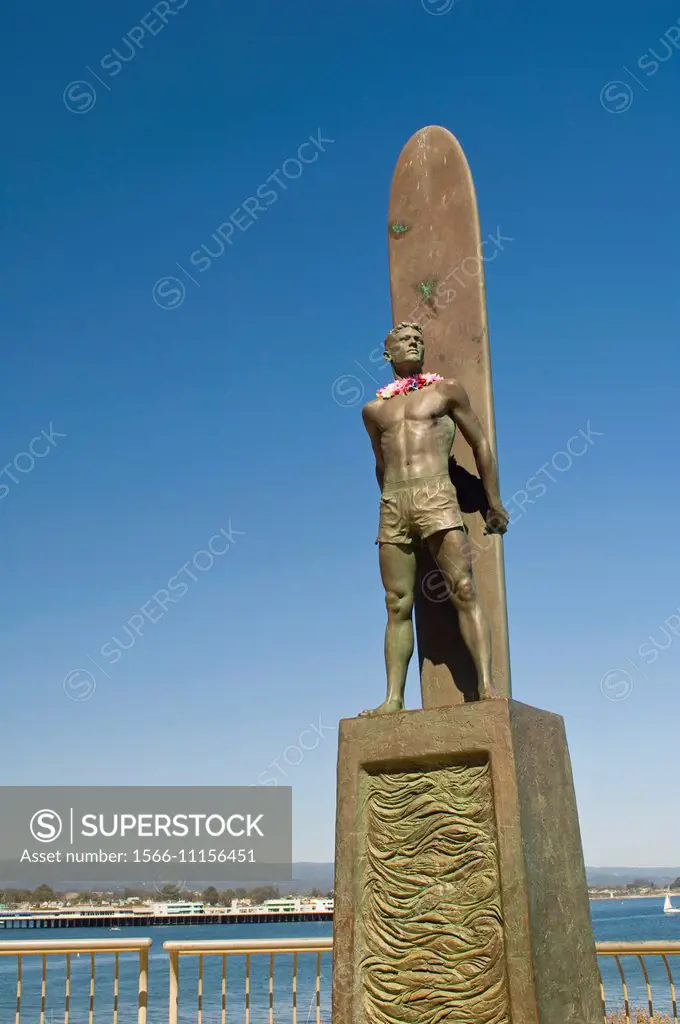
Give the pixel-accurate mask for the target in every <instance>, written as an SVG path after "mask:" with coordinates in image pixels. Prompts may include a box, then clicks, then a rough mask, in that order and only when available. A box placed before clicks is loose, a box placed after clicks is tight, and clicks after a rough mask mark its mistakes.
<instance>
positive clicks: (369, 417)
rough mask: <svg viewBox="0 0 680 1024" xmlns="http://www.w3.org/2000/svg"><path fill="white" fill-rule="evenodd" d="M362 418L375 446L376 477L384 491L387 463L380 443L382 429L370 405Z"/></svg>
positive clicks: (365, 409) (363, 412) (364, 409)
mask: <svg viewBox="0 0 680 1024" xmlns="http://www.w3.org/2000/svg"><path fill="white" fill-rule="evenodd" d="M361 417H362V419H363V421H364V426H365V427H366V431H367V433H368V436H369V437H370V439H371V445H372V446H373V454H374V455H375V476H376V480H377V481H378V487H379V488H380V490H381V491H382V488H383V480H384V477H385V462H384V460H383V452H382V445H381V443H380V433H381V431H380V428H379V426H378V423H377V421H376V419H375V417H374V416H373V414H372V411H371V407H370V405H365V406H364V408H363V409H362V411H361Z"/></svg>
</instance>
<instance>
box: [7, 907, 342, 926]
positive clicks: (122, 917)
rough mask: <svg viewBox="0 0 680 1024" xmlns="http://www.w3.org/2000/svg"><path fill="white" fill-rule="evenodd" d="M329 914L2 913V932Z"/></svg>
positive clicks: (323, 917)
mask: <svg viewBox="0 0 680 1024" xmlns="http://www.w3.org/2000/svg"><path fill="white" fill-rule="evenodd" d="M332 920H333V914H332V912H329V911H320V910H315V911H306V912H292V911H291V912H284V913H272V914H265V913H254V914H242V913H236V914H235V913H231V912H228V911H214V910H205V911H204V912H203V913H202V914H153V913H148V914H147V913H139V912H135V913H125V912H123V911H119V912H117V913H115V914H113V913H111V911H103V912H102V913H98V912H96V911H90V912H88V913H86V914H73V913H69V912H68V911H65V912H62V913H59V912H54V911H52V912H48V911H45V912H43V911H24V912H19V913H15V914H0V930H2V929H7V928H11V929H15V928H22V929H23V928H130V927H133V928H157V927H162V926H163V925H166V926H167V925H176V924H177V925H205V924H224V925H229V924H286V923H287V922H289V921H293V922H296V923H297V922H302V921H332Z"/></svg>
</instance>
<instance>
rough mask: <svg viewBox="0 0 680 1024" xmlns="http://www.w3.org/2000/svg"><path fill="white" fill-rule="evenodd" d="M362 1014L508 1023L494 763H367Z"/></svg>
mask: <svg viewBox="0 0 680 1024" xmlns="http://www.w3.org/2000/svg"><path fill="white" fill-rule="evenodd" d="M361 805H362V814H361V825H360V828H361V830H362V831H363V836H364V840H363V842H364V849H363V857H362V871H361V890H360V896H359V914H358V921H357V924H358V928H359V934H358V938H359V940H360V941H359V947H358V954H359V964H358V966H359V972H360V977H361V979H362V985H361V988H362V990H363V992H362V1002H363V1019H364V1021H366V1022H367V1024H444V1022H448V1024H510V1011H509V1003H508V995H507V981H506V973H505V950H504V944H503V926H502V917H501V903H500V883H499V877H498V859H497V840H496V825H495V821H494V814H493V795H492V786H491V773H490V767H489V764H488V763H486V764H483V765H455V766H453V767H449V768H441V769H438V768H435V769H430V770H428V769H424V770H420V771H414V772H401V773H394V774H378V775H365V776H364V778H363V780H362V799H361Z"/></svg>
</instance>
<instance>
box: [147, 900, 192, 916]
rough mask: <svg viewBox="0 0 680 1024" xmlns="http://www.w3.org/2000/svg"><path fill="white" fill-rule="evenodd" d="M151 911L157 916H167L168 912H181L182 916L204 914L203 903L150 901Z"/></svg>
mask: <svg viewBox="0 0 680 1024" xmlns="http://www.w3.org/2000/svg"><path fill="white" fill-rule="evenodd" d="M151 912H152V913H153V914H155V915H157V916H159V917H167V916H168V915H169V914H182V915H183V916H187V915H193V914H204V913H205V904H204V903H188V902H177V903H152V904H151Z"/></svg>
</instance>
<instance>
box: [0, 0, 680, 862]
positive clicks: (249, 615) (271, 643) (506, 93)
mask: <svg viewBox="0 0 680 1024" xmlns="http://www.w3.org/2000/svg"><path fill="white" fill-rule="evenodd" d="M156 6H157V8H158V7H159V5H158V4H157V5H156ZM152 7H153V5H152V4H150V3H149V4H148V6H147V5H146V4H145V3H144V2H140V0H117V2H116V3H115V4H114V3H100V4H97V5H95V6H93V5H92V4H89V3H84V2H77V0H72V2H70V3H68V4H65V5H64V4H62V5H54V4H47V3H45V2H43V0H37V2H36V3H34V4H32V5H19V4H18V3H15V4H13V5H12V8H13V9H11V10H10V11H6V12H5V14H4V15H3V17H4V19H5V20H6V21H7V22H8V25H7V27H6V32H5V37H6V38H7V39H8V42H9V45H8V47H7V53H6V56H5V61H4V65H3V68H2V75H3V77H4V78H5V82H4V94H5V97H6V98H9V102H6V105H5V118H4V133H3V134H4V141H5V147H4V149H5V152H4V159H3V161H2V167H3V170H2V177H3V181H2V186H3V187H2V195H3V205H2V209H3V214H2V215H3V222H4V223H3V237H4V239H5V245H4V246H3V250H2V256H1V258H2V264H3V265H2V281H3V295H4V297H3V299H2V304H3V309H2V322H3V341H2V345H3V353H2V356H3V358H2V366H3V400H2V403H0V448H1V451H0V456H1V458H0V464H1V465H2V466H4V467H5V469H4V470H3V471H2V475H0V484H2V486H0V495H2V497H1V498H0V517H1V532H0V537H1V543H2V565H3V573H2V576H3V585H2V587H1V588H0V644H1V650H2V656H1V664H2V705H1V708H2V712H1V714H2V745H1V749H0V766H1V769H2V778H3V779H5V780H6V781H7V782H10V781H11V782H14V783H19V784H26V785H28V784H31V785H38V784H45V783H52V784H55V783H59V784H82V783H90V784H95V783H96V784H107V785H114V784H124V785H133V784H141V783H146V784H167V785H193V784H196V785H198V784H211V785H221V784H256V783H257V782H258V780H259V781H260V782H261V781H263V777H272V776H273V777H276V779H277V780H278V781H279V782H280V783H289V784H291V785H292V786H293V787H294V807H295V850H294V853H295V856H296V858H297V859H304V860H328V859H331V857H332V852H333V828H334V824H333V822H334V787H335V759H336V744H337V732H336V726H337V722H338V720H339V719H340V718H341V717H350V716H353V715H354V714H356V713H357V712H358V711H359V710H360V709H361V708H363V707H366V706H370V705H371V704H374V703H377V702H378V701H379V700H380V699H382V694H383V687H384V684H383V664H382V630H383V621H384V611H383V603H382V591H381V585H380V580H379V576H378V571H377V564H376V551H375V548H374V546H373V540H374V531H375V524H376V514H377V491H376V485H375V479H374V475H373V466H372V458H371V452H370V446H369V444H368V441H367V439H366V438H365V437H364V434H363V428H362V426H361V418H360V415H359V410H360V404H352V405H348V401H347V398H346V397H342V395H341V396H340V399H339V400H337V399H338V395H339V394H340V392H341V391H342V388H339V387H338V385H336V387H335V391H334V383H335V382H337V381H338V380H339V379H341V380H344V379H345V378H346V377H347V376H348V375H353V376H354V377H356V378H357V380H358V381H359V382H360V386H361V388H363V389H365V396H366V398H369V397H371V394H372V391H373V390H374V389H375V387H376V384H375V383H374V381H373V380H372V379H371V377H375V378H376V379H377V381H378V383H379V384H382V383H386V382H387V379H388V378H387V375H386V371H385V368H384V367H382V366H381V365H380V364H375V363H372V362H371V353H373V352H374V351H375V348H376V346H377V345H380V344H381V342H382V339H383V338H384V335H385V333H386V329H387V328H388V326H389V324H390V310H389V292H388V281H387V259H386V235H385V222H386V209H387V200H388V190H389V182H390V177H391V173H392V170H393V167H394V163H395V161H396V159H397V156H398V154H399V151H400V149H401V147H402V145H403V144H404V143H405V141H406V140H407V138H408V137H409V136H410V135H411V134H412V133H413V132H414V131H416V130H417V129H418V128H419V127H421V126H423V125H425V124H431V123H439V124H443V125H445V126H446V127H448V128H450V129H451V130H452V131H453V132H454V133H455V134H457V136H458V137H459V139H460V140H461V142H462V144H463V146H464V148H465V150H466V153H467V156H468V159H469V161H470V164H471V166H472V170H473V174H474V176H475V181H476V186H477V191H478V198H479V204H480V214H481V221H482V232H483V233H484V234H486V233H488V232H495V231H497V230H498V229H500V230H501V232H502V234H503V235H504V236H506V237H508V238H510V239H511V241H509V242H508V243H507V244H506V245H505V248H504V250H503V252H502V253H500V254H499V257H498V258H497V259H496V260H495V261H494V262H493V263H492V264H489V266H488V272H487V290H488V300H489V318H490V329H491V344H492V360H493V373H494V383H495V393H496V414H497V427H498V443H499V461H500V472H501V481H502V490H503V494H504V495H505V498H506V501H508V504H509V507H510V508H511V510H512V509H513V503H512V501H511V497H512V495H513V494H514V493H515V492H516V491H517V490H518V489H522V488H523V487H524V486H525V482H526V481H527V479H528V478H529V477H531V476H532V475H535V474H536V473H537V472H538V471H540V470H541V467H544V472H543V475H542V476H541V480H543V481H544V483H545V485H546V490H545V493H544V494H542V496H541V497H540V499H537V500H536V501H535V503H534V504H533V505H531V506H529V505H525V508H524V512H523V514H518V512H517V511H516V510H515V512H514V515H513V525H512V527H511V529H510V531H509V533H508V535H507V538H506V541H505V551H506V568H507V580H508V601H509V614H510V628H511V655H512V667H513V685H514V694H515V696H516V697H517V698H518V699H519V700H522V701H524V702H526V703H529V704H534V705H536V706H538V707H541V708H546V709H548V710H553V711H555V712H558V713H560V714H562V715H564V717H565V719H566V724H567V730H568V736H569V743H570V748H571V752H572V758H573V765H574V775H575V781H576V787H577V795H578V800H579V808H580V813H581V827H582V833H583V840H584V848H585V854H586V860H587V861H588V863H590V864H593V865H602V864H612V863H617V864H631V865H633V864H647V865H650V866H652V865H664V864H678V863H680V818H679V817H678V815H677V749H678V739H677V737H678V729H679V727H680V726H679V724H678V723H679V717H680V716H679V712H680V703H679V700H678V671H679V669H680V640H678V639H677V638H676V636H675V634H674V633H673V632H672V630H670V629H667V631H666V634H664V632H663V629H662V627H663V623H664V621H665V620H668V619H669V617H672V616H674V615H675V616H676V618H675V619H673V618H671V619H670V624H671V625H672V626H673V627H674V628H675V629H676V630H677V631H678V632H680V628H679V625H680V618H678V616H679V615H680V613H679V612H678V607H679V606H680V585H679V584H678V565H680V539H679V536H678V530H677V523H676V519H677V511H676V510H677V509H678V507H680V489H679V487H678V459H677V436H678V426H677V423H678V418H677V417H678V413H677V398H676V395H677V387H678V379H679V371H680V357H679V356H678V344H677V341H678V328H679V327H680V302H679V295H680V293H679V291H678V287H677V274H678V254H677V244H678V241H677V240H678V225H679V220H680V218H679V214H678V210H679V206H678V199H677V181H678V163H679V157H680V142H679V141H678V133H677V106H678V98H679V90H680V50H678V49H676V48H675V47H674V44H672V41H673V40H675V39H676V38H677V36H678V31H676V30H673V29H672V28H671V26H674V25H675V26H676V29H677V26H678V24H679V22H678V9H677V5H674V4H672V3H670V2H666V0H657V2H656V3H655V4H653V5H649V6H641V5H638V4H632V3H630V2H627V3H623V4H621V3H620V2H618V0H617V2H616V3H615V2H614V0H601V2H600V3H599V4H597V5H595V4H592V3H590V2H588V3H586V2H585V0H574V2H573V3H571V4H568V5H564V4H559V5H546V4H545V3H543V2H539V0H516V2H514V3H512V4H510V3H507V2H505V0H458V2H456V3H455V4H454V5H453V6H452V7H451V9H450V10H447V9H446V7H448V3H447V2H446V0H423V2H422V3H421V0H390V2H389V3H387V2H381V0H378V2H374V3H370V4H364V3H362V4H359V3H358V2H356V0H348V2H346V3H344V4H342V5H335V6H334V5H326V4H313V3H310V2H299V0H292V2H290V3H287V4H280V3H274V2H272V0H260V2H259V3H258V4H254V5H252V4H248V5H246V4H233V3H223V2H218V0H177V2H173V0H169V2H168V3H167V4H163V5H160V13H162V14H163V15H164V16H165V20H162V19H161V18H160V17H159V16H158V15H157V14H156V15H154V14H153V11H152ZM439 12H441V13H439ZM142 19H144V21H143V20H142ZM140 26H143V27H140ZM664 33H668V35H667V36H666V43H664V42H663V41H661V40H662V37H663V36H664ZM126 38H127V41H126ZM669 39H670V40H671V42H668V40H669ZM115 50H118V56H117V55H116V53H115V52H114V51H115ZM651 51H654V53H652V52H651ZM655 55H656V56H655ZM119 56H120V57H124V58H126V59H125V60H121V59H119ZM657 57H660V58H666V59H665V60H664V61H663V62H661V60H657V59H656V58H657ZM319 133H320V138H321V140H322V141H318V140H319ZM310 136H311V137H312V139H314V138H316V139H317V144H316V147H315V146H314V145H311V144H310V145H311V148H309V147H308V148H307V149H305V150H303V152H304V153H305V155H306V157H307V158H308V159H309V161H310V162H309V163H307V164H305V165H303V166H302V171H301V172H300V174H299V176H297V174H298V171H297V165H296V164H295V163H288V164H287V165H286V167H287V171H286V172H285V173H284V172H283V170H282V168H283V166H284V162H285V161H290V160H294V159H296V155H297V153H298V150H299V147H300V146H301V145H302V144H303V143H304V142H305V141H309V139H310ZM323 140H325V141H323ZM330 140H332V141H330ZM313 155H314V160H313V161H312V156H313ZM258 189H261V192H259V193H258V192H257V190H258ZM272 191H273V194H274V196H275V198H273V199H272V198H271V194H270V193H271V192H272ZM255 194H258V195H260V197H261V198H262V199H263V203H262V206H263V210H262V211H261V212H259V213H258V215H257V218H253V219H251V220H248V216H247V214H244V212H243V207H242V204H243V201H244V200H245V199H247V197H250V196H253V195H255ZM267 195H268V196H269V198H267ZM239 210H240V212H239ZM232 215H235V220H236V222H237V223H236V230H234V231H233V234H231V235H230V236H229V244H228V245H225V246H224V251H223V252H222V253H220V252H219V249H218V248H217V246H216V244H215V242H214V240H212V239H211V235H212V233H213V232H215V231H216V230H217V228H218V227H219V225H220V224H223V223H224V222H228V221H229V218H230V217H231V216H232ZM231 223H232V224H234V219H232V221H231ZM203 244H206V245H208V246H210V247H211V252H213V254H214V256H212V257H210V258H209V263H208V265H207V266H206V265H205V261H204V262H203V263H201V264H199V263H198V262H197V260H198V259H199V258H200V251H201V246H202V245H203ZM192 253H198V254H199V256H198V257H194V260H193V261H192V259H191V256H192ZM178 264H179V265H180V266H179V267H178ZM201 268H202V269H201ZM187 271H188V272H189V273H190V274H191V275H192V278H193V280H192V279H191V278H190V277H189V276H187V273H186V272H187ZM171 277H173V278H177V280H178V281H181V288H180V287H179V285H178V284H177V282H168V281H167V280H166V279H167V278H171ZM158 282H160V284H159V283H158ZM182 289H183V291H182ZM180 300H181V301H180ZM357 397H358V395H357ZM581 429H583V430H584V431H588V430H590V431H591V438H592V443H591V444H589V445H588V446H587V450H586V452H585V454H584V455H582V456H579V457H574V458H573V460H572V464H571V466H570V467H568V468H567V469H566V470H560V471H557V470H556V469H555V468H551V466H552V465H555V464H556V465H559V466H565V465H566V460H564V459H562V458H561V457H559V456H558V457H557V460H556V463H555V464H553V463H552V460H553V457H554V456H555V453H556V452H559V451H563V450H564V449H565V445H566V444H567V442H568V439H569V438H570V437H572V436H573V435H574V434H578V432H579V430H581ZM43 431H44V432H45V433H46V434H47V435H48V436H49V435H50V431H52V436H51V441H50V442H49V444H48V442H47V441H46V440H45V436H44V434H42V432H43ZM595 432H596V433H595ZM41 434H42V440H38V441H34V440H33V439H34V438H36V437H38V438H39V437H40V436H41ZM62 435H65V436H62ZM31 445H32V446H33V447H32V448H31V447H30V446H31ZM572 448H573V449H574V450H576V448H578V445H576V444H575V443H574V444H572ZM579 450H580V448H579ZM26 452H28V455H26V456H24V455H22V454H21V453H26ZM31 453H34V454H31ZM41 453H44V454H41ZM15 460H17V461H15ZM546 463H547V468H546ZM546 473H549V474H550V476H551V477H552V478H553V479H552V480H550V479H547V476H546ZM221 530H225V531H227V532H229V531H230V530H231V540H230V542H229V547H228V550H227V551H226V552H225V553H224V554H219V555H218V554H215V555H207V556H206V555H203V556H198V562H200V563H201V565H204V566H206V568H205V569H203V570H198V569H196V568H192V565H193V563H192V559H193V558H194V556H195V555H196V553H197V552H198V551H200V550H204V549H206V546H207V545H208V543H209V542H210V538H212V537H214V536H216V535H218V534H219V533H220V531H221ZM222 538H223V539H222V541H220V542H218V541H215V542H213V548H214V550H215V551H217V549H218V548H219V549H222V548H223V547H224V534H222ZM211 558H212V559H213V561H212V563H210V564H209V562H210V559H211ZM187 563H189V568H188V569H187V568H186V566H187ZM182 567H185V568H184V569H182ZM179 572H182V573H183V575H181V577H180V579H181V581H182V582H184V584H185V587H184V588H181V587H179V584H178V582H177V581H176V582H175V587H176V589H174V591H173V596H174V598H175V600H174V601H170V602H168V599H166V604H165V610H164V611H163V612H162V613H159V612H158V610H157V606H155V608H156V610H154V612H153V613H152V615H151V617H152V618H153V619H155V621H154V622H153V623H152V622H149V621H148V618H147V619H146V625H145V626H144V627H143V628H142V632H141V636H138V637H136V639H135V642H134V644H132V645H131V646H130V647H129V649H127V650H121V648H120V645H118V643H117V641H118V640H122V641H123V642H124V643H125V644H126V645H127V644H130V640H129V639H128V638H127V637H126V635H125V632H124V630H123V626H124V624H125V623H126V622H128V620H130V619H131V617H132V616H135V615H137V616H140V614H142V613H140V608H141V607H142V606H143V605H147V606H148V602H149V601H150V600H152V599H153V595H154V594H158V592H159V591H162V590H163V589H166V590H167V589H168V583H169V581H170V579H171V578H173V577H176V576H177V574H178V573H179ZM189 572H190V573H191V574H192V575H193V576H194V579H191V578H190V577H189ZM180 590H181V593H180ZM147 610H148V607H147ZM134 621H135V622H138V621H139V620H138V619H136V620H134ZM650 638H652V639H651V640H650ZM107 643H108V644H109V646H108V647H107V648H106V650H107V651H108V656H103V655H102V653H101V651H102V648H103V647H104V645H106V644H107ZM644 644H647V647H644V646H642V645H644ZM640 648H641V649H642V653H640ZM114 649H117V650H119V652H120V654H119V657H118V658H117V659H116V661H115V663H113V656H114V654H113V653H112V652H114ZM654 654H656V657H653V655H654ZM90 659H93V660H94V661H95V662H97V665H95V664H93V661H92V660H90ZM81 669H85V670H87V671H89V672H91V673H92V678H93V680H94V684H95V685H96V689H94V692H92V687H93V683H92V679H90V678H89V677H84V676H79V675H77V674H74V673H76V672H77V671H78V670H81ZM620 670H622V671H623V672H626V673H628V675H627V676H620V675H617V674H616V672H619V671H620ZM611 672H614V675H611V674H608V673H611ZM65 680H66V681H65ZM603 680H604V681H603ZM85 697H87V698H88V699H84V698H85ZM417 700H418V689H417V679H416V675H415V672H413V671H412V672H411V675H410V683H409V689H408V701H409V706H411V707H415V706H417ZM315 729H316V731H314V730H315ZM305 730H307V731H305ZM309 730H311V731H309ZM301 737H303V738H302V739H301ZM305 746H307V748H311V749H307V750H303V748H304V747H305ZM273 765H275V767H272V766H273ZM284 773H285V775H284Z"/></svg>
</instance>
